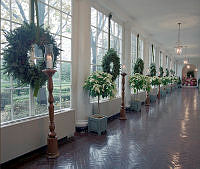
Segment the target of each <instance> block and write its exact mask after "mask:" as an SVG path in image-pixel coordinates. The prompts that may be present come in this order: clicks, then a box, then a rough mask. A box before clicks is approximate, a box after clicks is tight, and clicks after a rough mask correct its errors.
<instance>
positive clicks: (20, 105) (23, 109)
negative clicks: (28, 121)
mask: <svg viewBox="0 0 200 169" xmlns="http://www.w3.org/2000/svg"><path fill="white" fill-rule="evenodd" d="M28 116H29V89H18V90H13V119H14V120H16V119H21V118H24V117H28Z"/></svg>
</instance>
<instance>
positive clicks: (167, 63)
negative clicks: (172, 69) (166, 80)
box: [166, 55, 169, 69]
mask: <svg viewBox="0 0 200 169" xmlns="http://www.w3.org/2000/svg"><path fill="white" fill-rule="evenodd" d="M166 68H167V69H169V58H168V56H167V55H166Z"/></svg>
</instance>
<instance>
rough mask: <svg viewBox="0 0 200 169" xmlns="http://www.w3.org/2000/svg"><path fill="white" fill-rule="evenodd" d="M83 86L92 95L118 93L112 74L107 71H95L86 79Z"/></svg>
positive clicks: (106, 95)
mask: <svg viewBox="0 0 200 169" xmlns="http://www.w3.org/2000/svg"><path fill="white" fill-rule="evenodd" d="M83 88H85V89H87V90H88V91H89V95H90V96H92V97H96V96H98V97H99V96H102V97H103V98H104V97H108V96H114V95H115V93H116V85H115V83H114V82H113V81H112V75H111V74H109V73H105V72H94V73H92V74H91V75H90V76H89V77H88V78H87V79H86V80H85V84H84V86H83Z"/></svg>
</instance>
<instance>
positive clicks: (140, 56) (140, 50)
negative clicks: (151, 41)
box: [138, 39, 144, 60]
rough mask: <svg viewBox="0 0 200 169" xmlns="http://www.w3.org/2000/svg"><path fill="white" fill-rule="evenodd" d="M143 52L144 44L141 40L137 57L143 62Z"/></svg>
mask: <svg viewBox="0 0 200 169" xmlns="http://www.w3.org/2000/svg"><path fill="white" fill-rule="evenodd" d="M143 50H144V42H143V40H142V39H139V46H138V57H139V58H141V59H142V60H144V56H143Z"/></svg>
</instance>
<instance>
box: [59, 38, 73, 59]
mask: <svg viewBox="0 0 200 169" xmlns="http://www.w3.org/2000/svg"><path fill="white" fill-rule="evenodd" d="M61 53H62V60H65V61H70V60H71V39H68V38H64V37H63V38H62V52H61Z"/></svg>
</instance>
